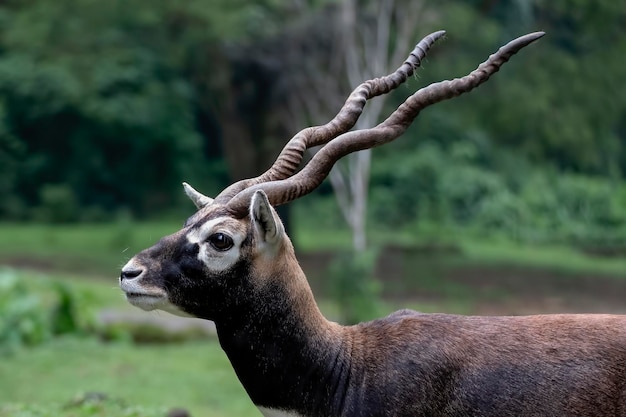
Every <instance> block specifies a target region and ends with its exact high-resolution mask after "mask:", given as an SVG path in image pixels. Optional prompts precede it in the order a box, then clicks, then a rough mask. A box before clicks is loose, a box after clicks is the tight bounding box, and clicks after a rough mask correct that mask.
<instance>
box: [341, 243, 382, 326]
mask: <svg viewBox="0 0 626 417" xmlns="http://www.w3.org/2000/svg"><path fill="white" fill-rule="evenodd" d="M376 259H377V256H376V254H375V253H374V252H373V251H368V252H344V253H340V254H339V255H337V256H336V257H335V259H334V260H333V262H332V263H331V264H330V266H329V282H330V285H331V288H330V291H329V292H330V294H331V296H332V297H333V298H334V299H335V300H336V301H337V304H338V306H339V314H340V316H341V320H342V321H343V322H344V323H346V324H355V323H359V322H362V321H366V320H371V319H373V318H375V317H378V316H380V314H379V313H380V306H379V304H378V297H379V294H380V291H381V287H380V284H379V283H378V281H376V279H375V278H374V268H375V267H376Z"/></svg>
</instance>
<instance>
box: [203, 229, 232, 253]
mask: <svg viewBox="0 0 626 417" xmlns="http://www.w3.org/2000/svg"><path fill="white" fill-rule="evenodd" d="M207 240H208V242H209V243H210V244H211V246H213V248H214V249H216V250H219V251H226V250H228V249H230V248H232V247H233V239H232V238H231V237H230V236H228V235H226V234H224V233H213V234H212V235H211V236H209V238H208V239H207Z"/></svg>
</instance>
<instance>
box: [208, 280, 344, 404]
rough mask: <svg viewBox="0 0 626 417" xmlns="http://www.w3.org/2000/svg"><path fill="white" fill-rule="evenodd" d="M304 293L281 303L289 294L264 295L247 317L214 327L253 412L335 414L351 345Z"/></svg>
mask: <svg viewBox="0 0 626 417" xmlns="http://www.w3.org/2000/svg"><path fill="white" fill-rule="evenodd" d="M307 290H308V292H306V291H305V292H304V293H302V292H301V293H299V294H295V295H293V294H291V295H292V297H291V299H288V300H286V298H289V295H290V294H286V293H285V291H281V289H280V288H270V289H268V290H267V291H265V294H264V297H262V298H261V301H259V299H258V298H257V299H256V300H257V301H256V302H255V304H254V305H253V306H249V308H251V310H250V311H240V312H239V314H237V315H233V316H230V317H229V318H228V319H224V320H222V321H218V322H216V327H217V332H218V337H219V341H220V344H221V346H222V348H223V350H224V351H225V352H226V355H227V356H228V358H229V360H230V362H231V364H232V366H233V368H234V370H235V372H236V373H237V376H238V378H239V380H240V381H241V383H242V385H243V386H244V388H245V389H246V391H247V393H248V395H249V396H250V398H251V400H252V401H253V402H254V404H255V405H256V406H257V407H263V408H266V409H272V410H285V411H287V412H289V413H292V414H293V415H302V416H304V415H306V416H317V415H327V412H328V410H329V409H330V410H337V414H339V410H341V407H342V405H343V404H342V403H343V400H344V397H345V393H346V390H347V387H348V380H349V374H350V365H351V362H350V359H349V358H350V347H349V346H350V345H351V343H349V338H348V337H346V336H344V334H345V332H344V331H343V329H344V328H343V327H341V326H339V325H338V324H336V323H332V322H330V321H328V320H326V319H325V318H324V317H323V315H322V314H321V312H320V311H319V309H318V307H317V305H316V304H315V301H314V300H313V295H312V294H311V293H310V290H309V289H308V288H307ZM285 297H286V298H285ZM292 414H289V415H292Z"/></svg>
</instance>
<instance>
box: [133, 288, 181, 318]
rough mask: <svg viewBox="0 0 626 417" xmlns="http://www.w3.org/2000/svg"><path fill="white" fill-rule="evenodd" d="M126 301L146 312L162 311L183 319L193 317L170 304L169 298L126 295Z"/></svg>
mask: <svg viewBox="0 0 626 417" xmlns="http://www.w3.org/2000/svg"><path fill="white" fill-rule="evenodd" d="M126 300H127V301H128V302H129V303H130V304H132V305H134V306H135V307H139V308H140V309H142V310H144V311H153V310H162V311H167V312H168V313H171V314H174V315H177V316H181V317H193V316H191V315H189V314H187V313H185V312H184V311H182V310H181V309H180V308H178V307H176V306H175V305H174V304H172V303H170V301H169V300H168V298H167V297H159V296H154V295H143V294H126Z"/></svg>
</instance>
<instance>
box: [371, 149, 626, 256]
mask: <svg viewBox="0 0 626 417" xmlns="http://www.w3.org/2000/svg"><path fill="white" fill-rule="evenodd" d="M484 147H485V148H486V150H485V151H484V152H483V150H481V152H478V150H477V148H476V146H475V145H472V144H471V143H452V144H448V145H445V146H444V145H442V144H438V143H436V142H424V143H422V144H420V145H419V146H417V147H416V149H414V150H413V151H411V152H406V153H404V154H402V155H401V156H394V157H393V158H389V159H388V160H383V161H381V162H380V163H378V164H377V165H375V166H374V168H373V170H372V193H371V195H372V198H371V205H370V220H371V221H372V223H373V224H380V225H382V226H383V227H394V228H398V227H403V226H409V225H411V224H422V223H429V224H431V223H434V224H440V225H445V226H446V227H447V228H452V229H454V228H456V229H457V230H462V229H467V228H469V229H472V230H476V231H478V232H479V233H481V234H485V233H486V234H498V235H505V236H508V237H509V238H512V239H514V240H517V241H523V242H552V243H555V242H556V243H567V244H574V245H578V246H585V247H588V246H597V245H601V246H607V245H608V246H611V247H615V246H626V238H624V237H623V236H625V234H624V231H626V186H625V185H623V184H622V183H621V182H620V181H616V180H612V179H609V178H607V177H593V176H590V175H581V174H575V173H569V172H560V171H558V170H556V169H554V168H549V167H546V166H541V167H540V166H532V165H531V164H530V163H529V162H528V161H524V160H523V158H520V157H519V156H515V155H512V154H511V152H510V151H503V150H499V151H493V150H491V151H490V150H489V149H490V148H489V146H484ZM383 159H384V158H383ZM390 164H392V165H393V166H390Z"/></svg>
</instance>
